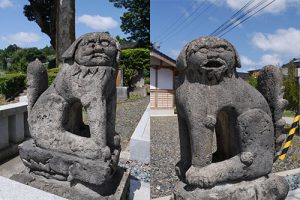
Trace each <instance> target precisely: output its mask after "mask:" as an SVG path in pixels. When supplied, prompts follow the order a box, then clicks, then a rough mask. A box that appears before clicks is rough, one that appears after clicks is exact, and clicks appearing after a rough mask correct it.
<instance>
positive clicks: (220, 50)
mask: <svg viewBox="0 0 300 200" xmlns="http://www.w3.org/2000/svg"><path fill="white" fill-rule="evenodd" d="M216 51H217V52H223V51H225V49H224V48H223V47H218V48H216Z"/></svg>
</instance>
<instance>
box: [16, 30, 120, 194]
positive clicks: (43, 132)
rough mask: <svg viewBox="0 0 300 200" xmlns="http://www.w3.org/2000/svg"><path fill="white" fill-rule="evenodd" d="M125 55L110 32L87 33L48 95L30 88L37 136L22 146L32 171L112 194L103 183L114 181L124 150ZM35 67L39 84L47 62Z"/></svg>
mask: <svg viewBox="0 0 300 200" xmlns="http://www.w3.org/2000/svg"><path fill="white" fill-rule="evenodd" d="M119 56H120V48H119V43H118V42H117V40H115V39H114V38H112V37H111V36H110V35H109V34H108V33H88V34H85V35H83V36H81V37H79V38H78V39H77V40H76V41H75V42H74V43H73V44H72V45H71V46H70V47H69V48H68V49H67V50H66V51H65V53H64V54H63V59H64V64H63V65H61V67H60V71H59V73H58V75H57V77H56V79H55V80H54V81H53V84H52V85H51V86H50V87H49V88H48V89H46V90H45V91H44V92H43V93H42V94H39V93H36V95H35V93H34V92H35V91H33V92H32V91H29V93H32V94H29V95H31V96H34V97H35V98H32V99H33V100H32V101H31V111H30V113H29V115H28V122H29V128H30V133H31V135H32V138H33V140H29V141H26V142H24V143H23V144H22V145H20V147H19V148H20V157H21V159H22V161H23V162H24V164H25V165H26V166H27V167H29V169H30V172H31V173H33V174H35V175H39V176H43V177H46V178H49V180H51V179H56V180H61V181H69V182H71V183H74V182H80V183H82V184H84V185H94V186H95V187H96V185H97V188H99V187H100V186H101V187H100V188H102V189H101V190H99V191H98V190H97V192H100V193H105V192H107V191H106V190H108V189H105V187H104V186H103V185H105V184H106V183H107V182H108V181H110V182H114V180H112V177H113V176H114V174H115V172H116V170H117V169H118V167H117V166H118V161H119V155H120V150H121V148H120V136H119V135H118V134H117V133H116V132H115V115H116V85H115V78H116V71H117V66H118V61H119ZM32 65H33V67H31V68H32V69H33V70H32V71H33V72H34V73H31V74H33V78H32V80H34V84H35V85H38V82H39V81H43V80H39V79H37V78H36V77H35V76H36V74H37V71H39V70H40V69H41V66H40V63H33V64H32ZM36 66H38V67H36ZM36 68H38V70H36ZM38 94H39V95H40V96H38ZM83 109H84V110H85V111H86V113H87V117H88V123H87V124H84V123H83V120H82V110H83ZM116 183H117V182H116ZM100 193H99V194H100Z"/></svg>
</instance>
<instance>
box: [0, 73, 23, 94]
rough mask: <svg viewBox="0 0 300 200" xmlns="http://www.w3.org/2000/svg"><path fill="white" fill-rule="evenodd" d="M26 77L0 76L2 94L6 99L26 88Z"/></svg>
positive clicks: (16, 75)
mask: <svg viewBox="0 0 300 200" xmlns="http://www.w3.org/2000/svg"><path fill="white" fill-rule="evenodd" d="M25 80H26V75H25V74H22V73H13V74H4V75H0V94H3V95H4V96H5V97H6V98H8V97H11V96H13V95H14V94H16V93H17V92H18V91H20V90H22V89H24V88H25V87H26V81H25Z"/></svg>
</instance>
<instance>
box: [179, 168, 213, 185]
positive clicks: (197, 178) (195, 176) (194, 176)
mask: <svg viewBox="0 0 300 200" xmlns="http://www.w3.org/2000/svg"><path fill="white" fill-rule="evenodd" d="M185 176H186V182H187V184H188V185H194V186H198V187H202V188H209V187H212V186H214V185H215V184H216V180H215V179H214V174H212V175H211V174H209V173H206V174H204V173H203V172H202V170H201V169H200V168H196V167H193V166H191V167H190V168H189V170H188V171H187V172H186V174H185Z"/></svg>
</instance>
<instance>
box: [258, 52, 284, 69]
mask: <svg viewBox="0 0 300 200" xmlns="http://www.w3.org/2000/svg"><path fill="white" fill-rule="evenodd" d="M259 64H260V65H261V66H262V67H263V66H265V65H275V66H281V65H282V60H281V59H280V57H279V55H277V54H266V55H263V56H262V57H261V59H260V62H259Z"/></svg>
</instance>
